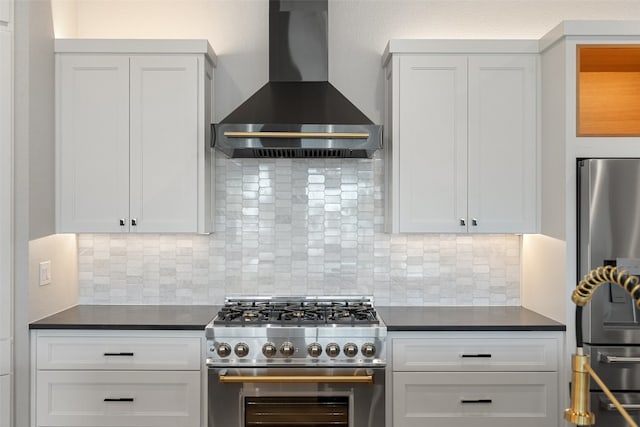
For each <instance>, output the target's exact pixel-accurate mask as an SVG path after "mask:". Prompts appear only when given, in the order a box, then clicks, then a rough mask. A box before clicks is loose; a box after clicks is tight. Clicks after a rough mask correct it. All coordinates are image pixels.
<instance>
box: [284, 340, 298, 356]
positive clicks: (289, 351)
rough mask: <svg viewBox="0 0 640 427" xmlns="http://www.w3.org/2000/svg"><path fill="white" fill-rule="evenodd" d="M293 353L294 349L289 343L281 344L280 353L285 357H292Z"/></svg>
mask: <svg viewBox="0 0 640 427" xmlns="http://www.w3.org/2000/svg"><path fill="white" fill-rule="evenodd" d="M295 351H296V348H295V347H294V346H293V344H291V343H290V342H289V341H285V342H283V343H282V345H281V346H280V353H281V354H282V355H283V356H285V357H291V356H293V353H295Z"/></svg>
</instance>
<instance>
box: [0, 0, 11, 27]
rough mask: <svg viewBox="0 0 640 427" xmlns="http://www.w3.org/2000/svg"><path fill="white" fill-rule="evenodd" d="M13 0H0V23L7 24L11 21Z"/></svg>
mask: <svg viewBox="0 0 640 427" xmlns="http://www.w3.org/2000/svg"><path fill="white" fill-rule="evenodd" d="M12 6H13V0H0V25H9V24H10V23H11V21H12V19H11V15H12V10H11V9H12Z"/></svg>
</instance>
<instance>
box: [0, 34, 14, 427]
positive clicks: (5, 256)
mask: <svg viewBox="0 0 640 427" xmlns="http://www.w3.org/2000/svg"><path fill="white" fill-rule="evenodd" d="M12 41H13V40H12V35H11V33H9V32H8V31H0V375H3V374H6V373H8V371H9V360H10V355H11V352H10V350H11V347H10V337H11V335H12V329H13V328H12V314H11V306H12V304H11V301H12V300H13V299H12V292H11V290H12V275H11V271H12V262H11V261H12V256H11V254H12V239H11V224H12V223H11V220H12V210H13V205H12V190H13V186H12V184H13V179H12V173H13V154H12V151H13V84H12V82H13V79H12V74H13V61H12V45H13V43H12ZM0 409H2V408H1V407H0ZM1 413H2V412H1V411H0V414H1ZM5 421H8V420H5ZM2 423H3V417H2V415H0V425H3V424H2Z"/></svg>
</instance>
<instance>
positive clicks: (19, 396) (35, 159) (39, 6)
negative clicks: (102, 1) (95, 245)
mask: <svg viewBox="0 0 640 427" xmlns="http://www.w3.org/2000/svg"><path fill="white" fill-rule="evenodd" d="M14 75H15V116H14V118H15V122H14V125H15V146H14V156H15V158H14V239H15V240H14V276H15V288H14V305H15V312H14V326H15V331H14V338H15V357H14V362H15V363H14V369H15V371H14V372H15V393H14V396H15V425H16V426H27V425H29V398H30V396H29V334H28V323H29V321H30V320H32V318H31V317H30V316H31V315H32V313H30V310H31V306H30V300H31V299H33V300H34V301H39V303H38V304H37V305H36V306H34V311H35V312H34V313H33V315H34V316H35V315H44V314H51V313H53V312H55V311H57V310H59V309H60V308H61V307H67V306H69V305H72V304H73V303H74V301H77V279H75V277H74V274H75V271H76V268H77V267H76V266H77V263H76V260H77V258H76V257H75V256H73V255H72V254H73V252H74V251H75V243H74V242H75V237H74V236H59V237H58V236H51V237H45V236H49V235H51V234H53V233H54V194H53V189H54V186H53V183H54V175H53V173H54V157H53V151H54V125H53V123H54V110H53V105H54V86H53V83H54V61H53V23H52V18H51V6H50V2H49V0H16V4H15V71H14ZM36 239H37V240H36ZM32 240H33V241H34V243H33V245H32V244H31V243H30V241H32ZM32 246H33V247H32ZM32 249H34V253H33V254H32V253H31V252H30V251H31V250H32ZM33 255H35V257H34V258H33V259H32V258H31V257H32V256H33ZM39 259H51V260H58V262H55V264H54V268H55V270H59V271H60V272H64V273H59V279H60V280H61V281H65V280H66V281H67V282H66V283H65V284H64V288H65V289H70V290H69V291H67V292H61V293H60V294H59V295H56V298H55V299H48V296H47V294H49V293H53V292H51V291H53V290H54V289H55V290H57V289H56V287H57V286H56V287H54V286H55V284H54V285H50V287H49V288H42V289H37V288H34V287H32V286H31V285H30V283H32V281H33V279H34V278H33V274H32V272H31V271H30V265H32V264H33V263H34V262H37V261H38V260H39ZM55 270H54V274H56V273H55ZM66 272H69V274H67V273H66ZM61 288H63V286H60V287H58V289H61ZM47 311H48V313H47Z"/></svg>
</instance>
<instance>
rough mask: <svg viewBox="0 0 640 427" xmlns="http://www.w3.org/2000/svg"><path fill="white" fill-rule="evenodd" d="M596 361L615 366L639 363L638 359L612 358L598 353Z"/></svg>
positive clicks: (626, 357) (639, 358) (627, 357)
mask: <svg viewBox="0 0 640 427" xmlns="http://www.w3.org/2000/svg"><path fill="white" fill-rule="evenodd" d="M598 360H599V361H600V362H602V363H607V364H610V365H615V364H619V363H640V357H629V356H612V355H610V354H606V353H598Z"/></svg>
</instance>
